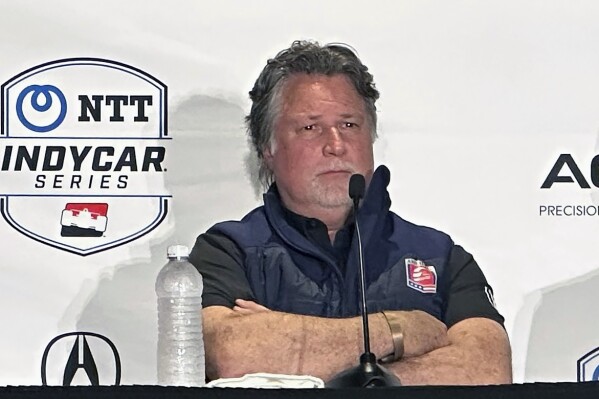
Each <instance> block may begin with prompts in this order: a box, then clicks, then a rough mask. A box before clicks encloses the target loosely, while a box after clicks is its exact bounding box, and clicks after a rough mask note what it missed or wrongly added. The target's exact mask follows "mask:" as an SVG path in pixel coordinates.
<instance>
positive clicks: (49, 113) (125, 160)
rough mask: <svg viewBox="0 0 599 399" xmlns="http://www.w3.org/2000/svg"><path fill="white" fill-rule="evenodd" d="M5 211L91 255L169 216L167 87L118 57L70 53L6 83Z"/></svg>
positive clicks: (49, 239) (38, 236) (1, 145)
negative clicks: (166, 180) (115, 59)
mask: <svg viewBox="0 0 599 399" xmlns="http://www.w3.org/2000/svg"><path fill="white" fill-rule="evenodd" d="M1 95H2V98H1V104H2V109H1V113H2V115H1V117H2V121H1V128H0V129H1V130H0V181H1V184H0V211H1V212H2V216H3V218H4V220H6V222H7V223H8V224H9V225H10V226H11V227H13V228H14V229H16V230H17V231H19V232H20V233H22V234H24V235H26V236H27V237H29V238H31V239H34V240H36V241H38V242H40V243H43V244H47V245H50V246H52V247H55V248H58V249H61V250H64V251H68V252H71V253H74V254H78V255H83V256H85V255H90V254H94V253H97V252H100V251H104V250H107V249H110V248H114V247H117V246H119V245H123V244H125V243H127V242H130V241H132V240H135V239H137V238H139V237H142V236H144V235H145V234H148V233H149V232H150V231H152V230H153V229H155V228H156V227H157V226H158V225H159V224H160V223H162V221H163V220H164V218H165V217H166V214H167V210H168V200H169V198H170V195H168V193H167V192H166V189H165V188H164V183H163V181H164V179H163V174H164V172H166V170H167V167H166V147H165V144H166V143H167V142H168V141H167V140H169V137H168V132H167V87H166V86H165V85H164V84H163V83H162V82H160V81H159V80H157V79H156V78H154V77H152V76H151V75H150V74H148V73H146V72H144V71H142V70H140V69H138V68H134V67H132V66H129V65H125V64H122V63H119V62H115V61H110V60H103V59H95V58H71V59H64V60H59V61H53V62H49V63H46V64H43V65H39V66H36V67H34V68H31V69H28V70H26V71H24V72H22V73H19V74H18V75H16V76H14V77H13V78H11V79H9V80H8V81H6V82H5V83H4V84H3V85H2V94H1Z"/></svg>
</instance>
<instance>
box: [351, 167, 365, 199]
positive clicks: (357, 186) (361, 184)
mask: <svg viewBox="0 0 599 399" xmlns="http://www.w3.org/2000/svg"><path fill="white" fill-rule="evenodd" d="M364 191H366V179H364V176H362V175H361V174H359V173H356V174H354V175H351V177H350V178H349V197H350V198H351V199H353V200H354V201H356V200H359V199H360V198H362V197H364Z"/></svg>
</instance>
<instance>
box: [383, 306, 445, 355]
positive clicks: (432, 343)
mask: <svg viewBox="0 0 599 399" xmlns="http://www.w3.org/2000/svg"><path fill="white" fill-rule="evenodd" d="M385 313H386V314H392V315H393V316H394V317H396V318H398V319H399V322H400V324H401V328H402V330H403V336H404V354H403V357H404V358H408V357H415V356H420V355H424V354H425V353H428V352H430V351H432V350H435V349H439V348H442V347H444V346H447V345H449V340H448V338H447V327H446V326H445V324H444V323H443V322H441V321H440V320H438V319H437V318H435V317H433V316H431V315H430V314H428V313H426V312H423V311H421V310H411V311H403V310H395V311H385Z"/></svg>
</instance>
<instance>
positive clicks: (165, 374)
mask: <svg viewBox="0 0 599 399" xmlns="http://www.w3.org/2000/svg"><path fill="white" fill-rule="evenodd" d="M167 256H168V259H169V260H168V263H167V264H166V265H164V267H163V268H162V270H160V273H158V277H157V279H156V295H157V296H158V350H157V361H158V384H160V385H178V386H196V387H197V386H203V385H205V383H206V371H205V370H206V369H205V358H204V339H203V336H202V289H203V282H202V276H201V275H200V273H199V272H198V271H197V269H196V268H195V267H194V266H193V265H192V264H191V263H189V260H188V256H189V249H188V248H187V247H186V246H184V245H173V246H170V247H168V250H167Z"/></svg>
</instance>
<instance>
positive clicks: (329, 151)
mask: <svg viewBox="0 0 599 399" xmlns="http://www.w3.org/2000/svg"><path fill="white" fill-rule="evenodd" d="M372 128H373V127H371V126H370V121H369V120H368V118H367V116H366V110H365V106H364V101H363V100H362V98H361V97H360V96H359V94H358V93H357V91H356V90H355V89H354V87H353V85H352V84H351V83H350V81H349V80H348V78H346V77H345V76H344V75H333V76H326V75H308V74H297V75H293V76H291V77H290V78H289V79H288V80H287V82H285V83H284V86H283V88H282V91H281V93H280V97H279V112H278V114H277V115H276V117H275V123H274V132H273V134H274V143H273V145H272V146H271V147H270V148H268V149H266V150H265V152H264V159H265V160H266V162H267V163H268V166H269V167H270V169H271V170H272V171H273V173H274V176H275V181H276V183H277V187H278V189H279V193H280V194H281V198H282V199H283V203H284V204H285V205H286V206H287V207H288V208H290V209H291V210H293V211H295V212H298V213H302V214H304V215H305V216H311V215H310V213H311V210H314V209H316V208H321V209H322V208H327V209H334V208H339V207H343V208H347V207H348V206H350V205H351V200H350V199H349V196H348V184H349V178H350V176H351V175H352V174H354V173H360V174H362V175H364V177H365V178H366V181H367V182H370V178H371V177H372V173H373V169H374V161H373V154H372V138H371V129H372ZM315 207H316V208H315Z"/></svg>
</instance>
